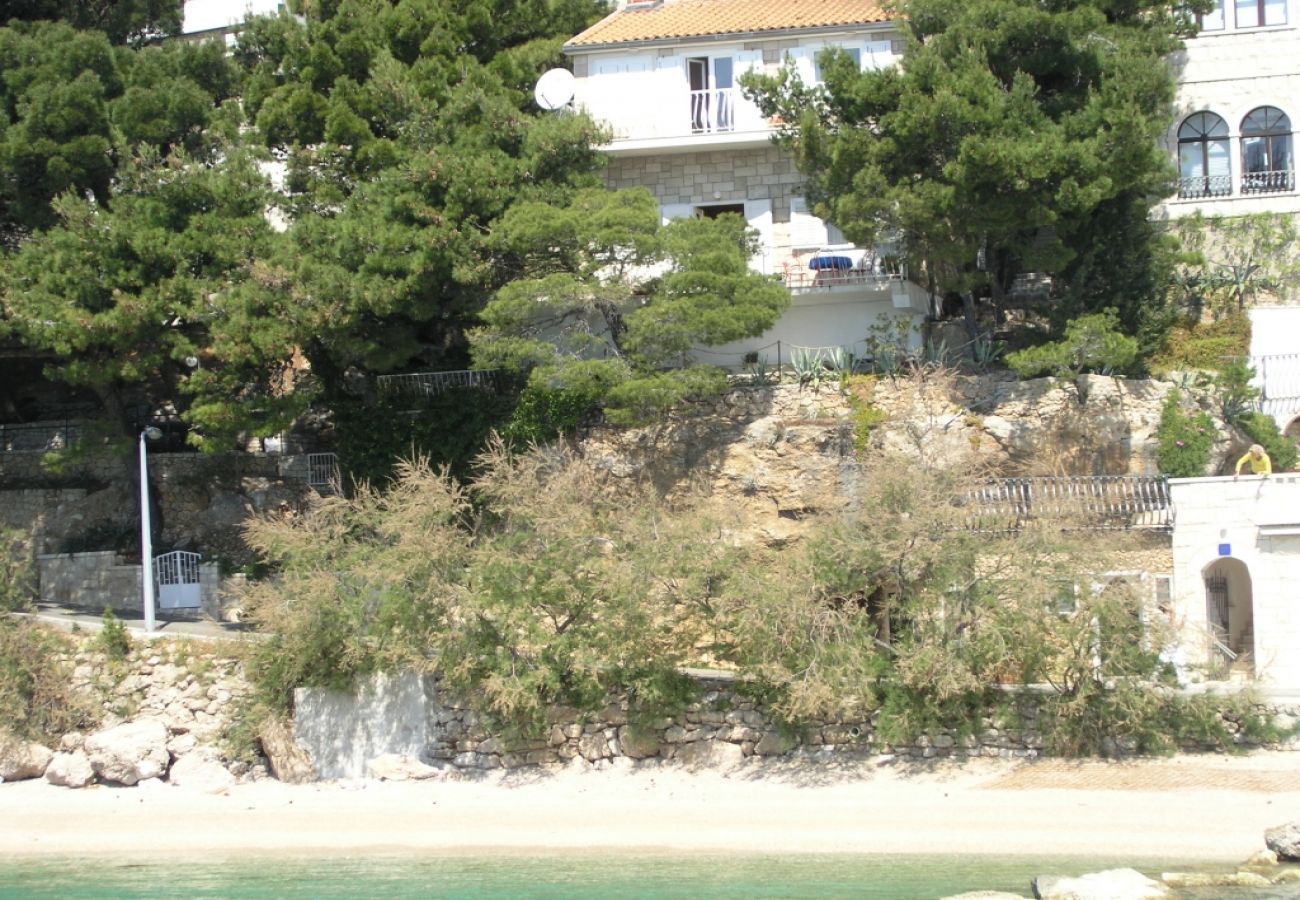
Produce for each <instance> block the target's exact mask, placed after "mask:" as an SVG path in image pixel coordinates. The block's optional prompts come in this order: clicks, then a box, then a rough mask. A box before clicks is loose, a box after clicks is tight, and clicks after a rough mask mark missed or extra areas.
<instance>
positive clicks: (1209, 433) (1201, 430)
mask: <svg viewBox="0 0 1300 900" xmlns="http://www.w3.org/2000/svg"><path fill="white" fill-rule="evenodd" d="M1156 441H1157V449H1156V465H1157V466H1159V467H1160V472H1161V474H1164V475H1169V476H1171V477H1173V478H1197V477H1200V476H1202V475H1204V474H1205V470H1206V467H1207V466H1208V465H1209V463H1210V451H1211V450H1213V449H1214V421H1213V420H1212V419H1211V418H1210V415H1209V413H1206V412H1199V411H1198V412H1196V413H1194V414H1189V413H1187V412H1185V411H1184V410H1183V405H1182V393H1181V392H1180V391H1178V390H1177V389H1175V390H1171V391H1170V392H1169V393H1168V394H1166V395H1165V403H1164V406H1163V407H1162V408H1161V410H1160V426H1159V428H1157V430H1156Z"/></svg>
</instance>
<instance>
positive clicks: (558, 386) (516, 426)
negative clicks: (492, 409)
mask: <svg viewBox="0 0 1300 900" xmlns="http://www.w3.org/2000/svg"><path fill="white" fill-rule="evenodd" d="M625 372H626V370H625V367H624V366H623V365H622V364H621V363H620V362H618V361H616V360H587V361H575V362H572V363H570V364H568V365H564V366H542V367H540V368H537V369H534V370H533V371H532V373H531V374H530V375H529V377H528V384H527V385H526V386H525V387H524V390H523V391H522V392H521V393H520V395H519V402H518V404H516V406H515V409H514V412H513V413H512V414H511V416H510V421H509V422H507V423H506V426H505V428H504V429H502V432H501V434H502V437H503V438H505V440H506V442H507V443H508V444H510V445H511V446H515V447H526V446H528V445H530V444H545V443H547V442H549V441H552V440H554V439H555V438H557V437H559V436H560V435H562V434H568V433H570V432H572V431H573V430H574V429H575V428H577V427H578V425H579V424H580V423H581V422H582V421H583V419H584V418H585V417H587V416H588V415H590V414H591V413H592V411H593V410H595V409H596V406H597V404H598V403H599V402H600V400H601V399H602V398H603V397H605V396H606V395H607V394H608V393H609V391H610V390H611V388H612V387H613V386H614V385H615V384H618V383H620V382H621V381H622V380H623V379H624V378H625V377H626V374H625Z"/></svg>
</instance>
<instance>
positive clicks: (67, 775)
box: [45, 750, 95, 788]
mask: <svg viewBox="0 0 1300 900" xmlns="http://www.w3.org/2000/svg"><path fill="white" fill-rule="evenodd" d="M45 780H46V781H48V782H49V783H50V784H57V785H59V786H60V787H70V788H82V787H85V786H86V785H88V784H90V783H91V782H93V781H94V780H95V767H94V766H92V765H91V764H90V758H89V757H87V756H86V754H85V753H84V752H83V751H81V750H74V751H72V752H71V753H56V754H54V757H53V759H51V760H50V764H49V765H48V766H46V767H45Z"/></svg>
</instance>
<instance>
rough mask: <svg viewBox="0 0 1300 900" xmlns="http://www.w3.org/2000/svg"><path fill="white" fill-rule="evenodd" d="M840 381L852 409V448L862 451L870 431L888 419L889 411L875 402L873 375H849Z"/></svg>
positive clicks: (869, 436) (868, 439)
mask: <svg viewBox="0 0 1300 900" xmlns="http://www.w3.org/2000/svg"><path fill="white" fill-rule="evenodd" d="M842 383H843V385H844V390H845V393H846V394H847V395H848V400H849V409H851V410H852V411H853V449H854V450H857V451H858V452H862V451H863V450H865V449H867V443H868V441H870V440H871V432H872V431H874V430H875V429H876V428H877V427H879V426H880V425H883V424H884V423H885V422H886V421H888V419H889V413H887V412H885V410H883V409H881V408H880V407H879V406H876V404H875V400H874V397H875V391H876V379H875V376H872V375H849V376H846V377H845V378H844V380H843V382H842Z"/></svg>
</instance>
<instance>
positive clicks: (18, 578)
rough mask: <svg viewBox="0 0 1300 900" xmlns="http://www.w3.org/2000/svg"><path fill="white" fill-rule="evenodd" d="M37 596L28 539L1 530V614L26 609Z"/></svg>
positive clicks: (16, 533)
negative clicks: (28, 550)
mask: <svg viewBox="0 0 1300 900" xmlns="http://www.w3.org/2000/svg"><path fill="white" fill-rule="evenodd" d="M35 596H36V578H35V573H33V571H32V564H31V559H30V558H29V557H28V554H27V541H26V538H25V537H24V536H23V535H22V534H20V533H19V532H17V531H10V530H9V529H7V528H0V613H6V612H13V611H14V610H19V609H24V608H26V607H27V606H28V605H29V604H30V603H31V602H32V600H33V599H34V598H35Z"/></svg>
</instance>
